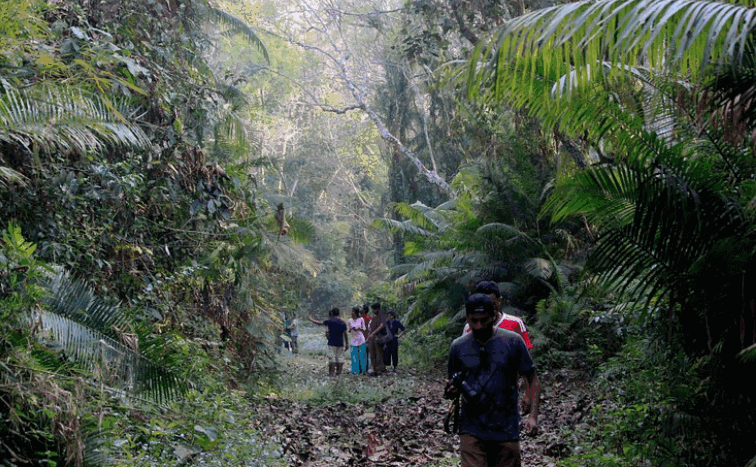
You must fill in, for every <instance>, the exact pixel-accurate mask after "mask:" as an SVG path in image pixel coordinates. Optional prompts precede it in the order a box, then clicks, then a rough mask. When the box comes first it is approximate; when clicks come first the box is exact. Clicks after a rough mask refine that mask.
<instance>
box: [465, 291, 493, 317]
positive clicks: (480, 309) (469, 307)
mask: <svg viewBox="0 0 756 467" xmlns="http://www.w3.org/2000/svg"><path fill="white" fill-rule="evenodd" d="M465 312H466V313H467V314H468V315H469V314H471V313H486V314H489V315H493V314H494V313H495V312H496V307H495V306H494V302H492V301H491V297H489V296H488V294H484V293H475V294H472V295H470V296H469V297H467V300H466V301H465Z"/></svg>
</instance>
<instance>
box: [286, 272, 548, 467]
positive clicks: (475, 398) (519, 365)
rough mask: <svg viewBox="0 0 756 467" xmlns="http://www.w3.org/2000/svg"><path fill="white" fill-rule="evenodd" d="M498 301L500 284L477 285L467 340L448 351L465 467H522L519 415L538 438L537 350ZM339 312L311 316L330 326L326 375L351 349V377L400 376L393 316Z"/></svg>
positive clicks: (398, 327) (398, 329)
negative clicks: (389, 371)
mask: <svg viewBox="0 0 756 467" xmlns="http://www.w3.org/2000/svg"><path fill="white" fill-rule="evenodd" d="M501 304H502V297H501V294H500V291H499V287H498V285H497V284H496V283H495V282H490V281H482V282H479V283H478V284H477V286H476V289H475V292H474V293H473V294H472V295H470V296H469V297H467V298H466V300H465V317H466V325H465V327H464V329H463V331H462V336H460V337H458V338H457V339H455V340H454V341H453V342H452V343H451V346H450V349H449V360H448V368H447V370H448V371H447V376H448V380H447V383H446V387H445V388H444V396H445V397H446V398H448V399H452V400H454V403H453V404H452V407H453V408H454V417H453V419H454V421H453V423H452V425H453V427H452V428H451V429H450V431H451V432H454V433H457V434H459V438H460V458H461V467H521V465H522V460H521V453H520V428H521V425H520V421H521V413H522V416H525V415H527V418H526V419H525V420H524V423H523V424H522V428H523V430H524V432H525V433H526V434H528V435H535V434H537V433H538V414H539V409H540V407H539V400H540V394H541V389H540V385H539V383H538V378H537V377H536V368H535V364H534V363H533V359H532V358H531V356H530V349H531V348H532V347H533V345H532V343H531V341H530V336H529V335H528V331H527V328H526V327H525V324H524V323H523V321H522V319H520V318H519V317H517V316H514V315H509V314H506V313H503V312H502V311H501ZM339 314H340V313H339V309H338V308H333V309H331V310H330V312H329V318H328V319H327V320H325V321H319V320H316V319H314V318H313V317H311V316H308V319H309V320H310V321H312V322H313V323H315V324H318V325H322V326H325V327H326V337H327V339H328V374H329V375H331V376H335V375H339V374H341V373H342V371H343V366H344V362H343V356H344V353H345V352H346V351H347V350H349V349H350V347H351V353H350V356H351V364H352V366H351V373H354V374H370V375H373V376H378V375H381V374H383V373H385V372H386V368H387V367H388V366H393V368H394V371H396V367H397V365H398V360H399V358H398V348H399V341H398V337H399V336H401V334H402V333H403V332H404V330H405V329H404V325H403V324H402V323H401V322H400V321H398V320H397V319H396V313H395V312H394V311H389V312H388V313H384V311H383V310H382V309H381V304H380V303H377V302H376V303H373V304H372V305H371V306H370V313H368V307H367V306H364V307H361V306H355V307H353V308H352V314H351V317H350V318H349V319H348V321H347V322H345V321H344V320H342V319H341V318H340V316H339ZM287 326H288V325H287ZM295 327H296V326H295ZM297 334H298V333H297ZM295 342H296V339H293V340H292V343H293V345H296V344H295ZM369 368H370V371H369V370H368V369H369ZM520 390H522V391H523V393H524V398H523V400H522V404H520ZM451 414H452V413H451V412H450V415H451Z"/></svg>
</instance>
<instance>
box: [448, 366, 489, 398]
mask: <svg viewBox="0 0 756 467" xmlns="http://www.w3.org/2000/svg"><path fill="white" fill-rule="evenodd" d="M472 379H473V380H474V381H470V378H468V377H467V373H466V372H462V371H459V372H457V373H454V374H453V375H452V376H451V378H450V380H449V381H450V383H451V384H452V386H454V387H455V388H457V390H459V392H461V393H462V395H463V396H465V399H466V400H467V401H468V402H471V403H474V404H484V403H485V401H486V393H485V391H483V388H482V387H481V386H480V383H479V382H478V381H477V380H476V379H475V378H472Z"/></svg>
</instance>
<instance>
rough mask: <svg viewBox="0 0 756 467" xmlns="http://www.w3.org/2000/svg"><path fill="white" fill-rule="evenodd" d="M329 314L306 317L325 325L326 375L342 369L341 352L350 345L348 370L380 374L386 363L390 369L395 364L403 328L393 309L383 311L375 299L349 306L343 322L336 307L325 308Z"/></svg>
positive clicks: (345, 350)
mask: <svg viewBox="0 0 756 467" xmlns="http://www.w3.org/2000/svg"><path fill="white" fill-rule="evenodd" d="M328 314H329V318H328V319H327V320H325V321H320V320H317V319H315V318H313V317H312V316H308V317H307V318H308V319H309V320H310V321H311V322H313V323H314V324H317V325H321V326H325V327H326V338H327V340H328V351H327V353H328V375H329V376H337V375H340V374H341V373H342V372H343V369H344V362H343V356H344V353H345V352H347V351H348V350H349V349H350V347H351V351H350V360H351V363H352V366H351V369H350V370H351V371H350V372H351V373H352V374H355V375H359V374H363V375H369V376H380V375H382V374H384V373H386V368H387V366H392V367H393V371H394V372H396V368H397V366H398V365H399V337H400V336H401V335H402V334H403V333H404V331H405V328H404V325H403V324H402V322H401V321H399V320H398V319H396V312H395V311H393V310H389V312H388V313H385V312H384V311H383V309H382V308H381V304H380V303H379V302H375V303H373V304H372V305H371V306H370V310H368V306H367V305H365V306H354V307H352V315H351V317H350V318H349V319H348V320H347V321H346V322H345V321H344V320H342V319H341V317H340V316H339V315H340V312H339V309H338V308H332V309H331V310H330V311H329V313H328Z"/></svg>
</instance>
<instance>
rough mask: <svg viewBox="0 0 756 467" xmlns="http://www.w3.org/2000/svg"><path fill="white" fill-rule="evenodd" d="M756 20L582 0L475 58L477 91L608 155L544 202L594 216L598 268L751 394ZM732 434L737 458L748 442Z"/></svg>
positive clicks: (529, 18)
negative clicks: (744, 369) (740, 367)
mask: <svg viewBox="0 0 756 467" xmlns="http://www.w3.org/2000/svg"><path fill="white" fill-rule="evenodd" d="M755 30H756V10H755V9H753V8H749V7H747V6H744V5H736V4H728V3H723V2H712V1H687V0H682V1H669V0H659V1H653V2H647V1H633V0H631V1H617V0H596V1H586V2H578V3H572V4H567V5H560V6H557V7H553V8H548V9H544V10H540V11H536V12H534V13H531V14H528V15H524V16H522V17H519V18H516V19H514V20H512V21H510V22H508V23H507V24H505V25H504V26H503V27H502V28H501V29H500V30H499V31H498V32H497V33H496V35H495V37H494V38H493V40H492V41H491V42H490V43H489V44H487V45H486V46H484V47H481V48H479V49H478V53H477V55H476V56H475V57H474V59H473V60H471V61H470V64H469V67H468V77H469V78H470V79H469V91H470V96H472V97H474V98H477V99H485V100H487V101H488V102H491V103H494V104H496V103H499V102H501V101H503V100H506V101H508V102H510V103H511V104H513V105H517V106H524V107H526V108H527V109H528V111H529V112H530V113H531V114H532V115H534V116H537V117H539V118H541V119H542V120H543V121H544V122H545V123H546V124H547V125H553V126H556V125H558V126H559V129H560V131H564V132H566V133H568V134H570V135H571V136H572V137H575V138H580V139H581V140H582V141H584V142H585V145H586V146H587V147H590V148H591V150H592V151H595V152H596V153H597V154H598V155H599V161H600V162H598V163H596V164H594V165H592V166H590V167H589V168H587V169H585V170H576V171H574V173H573V174H572V175H571V176H568V177H566V178H564V179H562V180H558V181H557V182H556V183H555V186H554V189H553V191H552V193H551V195H550V197H549V199H548V201H547V203H546V205H545V206H544V210H543V214H544V215H550V216H551V217H552V219H553V220H554V221H560V220H563V219H565V218H567V217H569V216H575V215H581V216H585V217H586V219H587V220H588V221H589V222H591V224H592V226H593V228H594V229H596V231H597V232H598V236H597V240H596V244H595V246H594V248H593V250H592V253H591V256H590V258H589V262H588V264H587V266H588V268H589V269H590V270H592V271H593V272H594V273H595V274H597V275H598V278H599V279H600V281H601V282H602V283H603V284H605V285H607V286H610V287H613V288H614V290H619V291H624V292H629V293H631V294H632V295H633V296H635V297H636V298H638V297H639V298H640V299H641V300H644V301H645V302H646V304H647V305H646V310H647V312H650V311H652V310H658V309H659V307H664V308H665V309H666V310H667V312H666V314H665V315H663V316H659V318H661V319H664V318H666V319H667V323H668V325H669V335H670V337H673V335H672V330H673V323H675V322H679V323H680V325H681V328H682V331H681V332H680V335H681V336H682V338H683V339H684V340H685V344H686V349H687V351H688V352H689V353H691V354H694V355H698V354H701V353H708V354H709V358H710V359H711V360H710V361H711V366H710V375H711V376H712V378H711V380H709V379H707V380H706V381H707V382H709V383H710V386H709V388H710V389H712V390H711V393H712V394H717V393H718V394H721V395H724V394H727V396H726V397H730V398H737V397H740V395H743V394H747V392H746V391H745V386H744V385H743V384H742V381H739V380H738V378H737V377H734V376H732V375H731V374H730V372H732V371H734V368H736V367H735V359H736V358H737V357H736V355H737V354H738V353H739V352H740V351H741V349H742V348H746V347H749V346H751V345H753V343H754V332H753V329H754V321H753V312H752V310H751V308H750V303H752V302H753V301H754V300H756V287H754V286H753V283H754V278H756V256H755V255H754V252H756V235H755V234H756V229H754V226H756V222H755V221H756V219H754V210H753V206H754V199H755V198H754V195H756V192H755V191H754V190H753V189H752V186H753V182H752V181H751V178H752V174H753V170H754V153H753V140H752V138H753V134H754V129H756V127H755V126H754V122H755V119H754V117H753V116H754V111H753V109H754V98H753V96H754V92H756V86H755V85H754V81H753V80H752V79H749V78H752V77H753V76H754V70H755V68H754V66H753V65H754V62H753V54H752V51H753V47H752V40H753V33H754V31H755ZM741 323H742V328H741ZM719 404H721V405H718V406H719V407H727V405H728V403H727V402H726V401H724V402H723V401H720V402H719ZM729 409H733V408H732V407H729ZM729 409H728V410H729ZM734 413H735V412H733V414H734ZM740 415H742V412H740ZM736 418H737V420H738V422H737V423H734V425H736V426H737V428H732V429H734V430H738V429H741V430H742V429H746V428H745V427H747V426H750V425H749V424H750V423H751V422H749V421H748V420H749V419H748V416H743V417H733V422H734V420H735V419H736ZM735 444H737V443H735ZM735 444H733V445H732V446H729V447H730V448H731V449H732V452H733V453H734V454H732V455H733V456H734V458H735V459H736V461H737V462H740V463H741V465H742V463H743V462H744V460H746V459H747V458H748V456H753V453H752V452H750V453H749V452H747V451H748V449H747V448H743V447H742V446H735Z"/></svg>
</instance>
